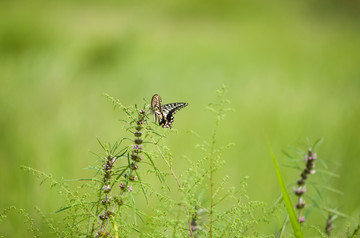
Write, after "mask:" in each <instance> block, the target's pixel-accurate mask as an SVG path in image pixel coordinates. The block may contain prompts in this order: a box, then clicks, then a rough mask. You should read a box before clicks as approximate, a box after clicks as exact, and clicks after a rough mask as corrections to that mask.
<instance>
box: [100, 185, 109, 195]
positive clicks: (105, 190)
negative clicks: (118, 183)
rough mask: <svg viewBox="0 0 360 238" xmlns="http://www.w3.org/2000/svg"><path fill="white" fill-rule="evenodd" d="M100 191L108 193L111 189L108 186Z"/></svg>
mask: <svg viewBox="0 0 360 238" xmlns="http://www.w3.org/2000/svg"><path fill="white" fill-rule="evenodd" d="M102 189H103V190H104V193H109V192H110V190H111V187H110V185H105V186H104V187H103V188H102Z"/></svg>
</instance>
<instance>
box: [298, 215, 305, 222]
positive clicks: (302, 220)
mask: <svg viewBox="0 0 360 238" xmlns="http://www.w3.org/2000/svg"><path fill="white" fill-rule="evenodd" d="M298 221H299V223H304V222H305V221H306V220H305V217H303V216H302V217H299V220H298Z"/></svg>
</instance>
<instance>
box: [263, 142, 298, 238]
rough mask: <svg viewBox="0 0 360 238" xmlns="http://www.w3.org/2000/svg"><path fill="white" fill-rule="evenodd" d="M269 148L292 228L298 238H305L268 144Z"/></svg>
mask: <svg viewBox="0 0 360 238" xmlns="http://www.w3.org/2000/svg"><path fill="white" fill-rule="evenodd" d="M268 146H269V150H270V154H271V158H272V161H273V163H274V167H275V170H276V175H277V178H278V181H279V185H280V189H281V193H282V195H283V200H284V203H285V206H286V210H287V212H288V214H289V218H290V222H291V226H292V228H293V230H294V234H295V236H296V237H299V238H303V237H304V234H303V232H302V230H301V227H300V224H299V222H298V219H297V217H296V214H295V210H294V207H293V205H292V202H291V200H290V196H289V194H288V192H287V190H286V186H285V183H284V180H283V178H282V175H281V172H280V169H279V166H278V164H277V162H276V159H275V155H274V153H273V151H272V149H271V146H270V144H269V143H268Z"/></svg>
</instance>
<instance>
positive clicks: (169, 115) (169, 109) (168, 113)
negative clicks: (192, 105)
mask: <svg viewBox="0 0 360 238" xmlns="http://www.w3.org/2000/svg"><path fill="white" fill-rule="evenodd" d="M187 105H188V104H187V103H184V102H177V103H169V104H165V105H162V114H163V117H164V118H163V119H162V120H161V121H159V122H160V123H159V124H160V125H161V126H162V127H166V128H171V126H172V123H173V122H174V114H175V113H176V112H178V111H179V110H180V109H182V108H184V107H186V106H187ZM159 120H160V118H159ZM161 122H162V123H161Z"/></svg>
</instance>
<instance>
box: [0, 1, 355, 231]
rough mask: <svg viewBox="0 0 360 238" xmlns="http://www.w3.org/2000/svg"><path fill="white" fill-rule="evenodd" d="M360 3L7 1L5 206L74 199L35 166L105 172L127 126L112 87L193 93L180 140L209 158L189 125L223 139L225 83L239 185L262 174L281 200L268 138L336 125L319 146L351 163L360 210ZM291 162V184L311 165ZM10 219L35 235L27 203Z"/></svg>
mask: <svg viewBox="0 0 360 238" xmlns="http://www.w3.org/2000/svg"><path fill="white" fill-rule="evenodd" d="M359 9H360V5H359V3H358V2H357V1H341V2H340V1H311V0H307V1H280V0H278V1H274V2H272V4H269V3H268V2H266V1H250V0H247V1H232V0H225V1H213V0H210V1H190V0H185V1H160V0H156V1H150V2H149V1H148V2H145V1H144V2H142V1H130V2H128V1H102V2H97V1H81V0H78V1H1V2H0V90H1V91H0V133H1V137H0V178H1V180H0V188H1V192H2V195H1V197H0V209H1V210H3V209H5V208H6V207H8V206H10V205H15V206H16V207H18V208H25V209H27V210H28V211H29V213H30V214H32V215H33V216H34V217H36V216H37V215H36V213H34V210H33V207H34V206H39V207H40V208H41V209H42V210H43V211H44V212H45V213H52V212H54V211H55V210H56V209H58V208H59V206H60V205H61V199H60V198H59V197H58V196H57V195H56V192H54V191H52V190H50V189H48V188H47V185H42V186H40V185H39V181H38V180H36V178H34V177H33V176H30V175H29V174H27V173H26V172H24V171H22V170H21V169H20V166H21V165H27V166H30V167H33V168H36V169H39V170H42V171H45V172H47V173H50V174H53V175H54V176H55V177H58V178H61V177H64V178H81V177H89V176H90V175H91V173H89V171H86V170H84V169H83V168H85V167H87V166H89V165H93V164H94V163H95V160H96V158H95V157H94V156H93V155H92V154H91V153H89V151H100V149H99V146H98V144H97V141H96V137H99V138H100V139H102V140H105V141H110V142H114V141H115V140H116V139H117V138H119V137H122V136H124V135H122V134H120V132H121V130H120V128H121V126H122V125H121V123H120V122H119V121H118V120H119V119H120V118H121V117H122V114H121V113H119V112H114V111H113V108H112V105H111V104H110V103H109V102H108V101H107V100H106V99H105V98H104V96H103V93H108V94H110V95H112V96H113V97H115V98H118V99H120V101H121V102H122V103H123V104H125V105H133V104H135V103H137V104H138V105H142V104H143V102H144V100H143V99H144V98H146V99H147V100H148V101H149V100H150V99H151V97H152V95H153V94H155V93H158V94H160V95H161V96H162V98H163V102H164V103H170V102H176V101H185V102H188V103H189V106H188V107H187V108H186V109H183V110H182V111H181V112H180V113H178V114H177V117H176V120H175V123H174V127H175V128H176V129H178V133H172V134H171V135H170V136H169V138H168V139H167V141H168V146H169V147H170V148H171V149H172V152H173V154H174V156H175V161H174V167H175V170H176V172H177V173H178V174H181V173H182V171H183V169H185V168H186V167H187V164H186V160H184V159H182V156H183V155H186V156H188V157H190V158H193V159H198V158H199V157H197V156H199V152H198V151H196V149H195V144H196V143H198V142H199V141H198V139H196V138H194V136H192V135H191V134H189V133H186V132H187V131H188V130H194V131H196V132H198V133H199V134H201V135H202V136H203V137H204V138H209V136H210V135H211V133H212V129H213V127H214V121H215V120H214V117H213V116H212V115H211V114H210V113H209V112H207V111H206V110H204V108H205V107H206V106H207V104H208V103H210V102H213V101H214V100H215V99H216V95H215V90H216V89H218V88H220V87H221V86H222V85H223V84H225V85H227V89H228V90H227V92H228V93H227V97H228V98H229V99H230V100H231V102H232V104H231V107H233V108H235V110H236V111H235V112H233V113H229V115H228V117H227V119H226V121H224V122H223V123H222V124H221V125H220V131H219V134H218V135H219V140H218V142H219V145H225V144H227V143H228V142H235V143H236V146H235V147H233V148H232V149H231V150H229V151H227V152H226V153H225V154H224V157H223V158H224V159H226V161H227V165H226V167H225V169H224V170H223V171H222V172H223V173H224V175H225V174H226V175H229V176H230V177H231V184H232V185H235V186H236V185H238V184H239V181H240V180H241V179H242V178H243V177H244V176H250V179H249V187H248V191H249V195H250V198H251V199H252V200H259V201H264V202H267V203H269V204H271V203H272V202H274V201H275V200H276V198H277V197H278V195H279V194H280V189H279V187H278V182H277V180H276V176H275V172H274V169H273V165H272V162H271V159H270V155H269V151H268V148H267V145H266V139H265V138H266V137H268V138H269V139H270V141H271V144H272V146H273V150H274V152H275V155H276V156H277V157H278V159H279V160H280V161H281V160H282V159H283V158H284V156H283V155H282V154H281V150H282V149H284V148H286V147H287V146H288V145H294V146H298V145H299V143H301V142H304V141H305V139H306V137H309V138H310V140H312V141H315V140H316V139H318V138H320V137H324V138H325V141H324V143H323V145H322V146H321V147H320V148H319V150H318V151H317V152H318V156H319V157H320V158H322V159H325V160H327V161H328V164H329V166H330V167H335V166H333V165H334V164H335V162H336V163H340V164H341V166H340V168H339V169H338V170H337V173H338V174H339V175H340V178H338V179H336V180H334V183H332V186H333V187H334V188H338V189H340V190H342V191H343V192H344V195H343V196H341V197H338V198H337V199H336V198H334V199H333V198H331V199H332V201H335V204H336V207H338V208H339V210H340V211H341V212H344V213H346V214H348V215H349V216H351V217H355V218H356V217H358V215H359V214H360V209H359V208H360V204H359V201H360V190H359V187H360V179H359V171H360V170H359V168H360V160H359V155H360V145H359V141H360V126H359V119H360V100H359V99H360V64H359V62H360V21H359V20H360V14H359V13H360V10H359ZM125 136H127V135H125ZM195 155H196V156H195ZM333 162H334V163H333ZM282 171H283V173H284V175H285V179H286V180H287V182H288V183H294V182H295V181H296V179H297V178H298V177H299V172H298V171H296V170H293V169H289V168H285V167H282ZM289 190H291V187H290V188H289ZM343 221H344V222H347V220H345V219H344V220H343ZM38 223H40V222H39V221H37V222H36V224H38ZM318 223H319V224H324V221H319V222H318ZM339 229H343V227H339ZM0 230H1V234H0V235H8V236H11V237H24V236H28V235H30V233H28V232H27V231H26V226H25V225H24V223H23V219H22V218H21V217H20V216H18V215H16V214H12V215H10V216H9V219H7V220H6V221H4V222H3V223H2V224H1V225H0ZM275 231H276V230H275V228H269V229H268V230H267V232H269V233H274V232H275Z"/></svg>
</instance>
